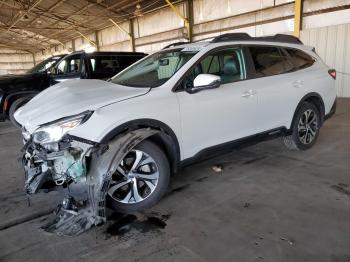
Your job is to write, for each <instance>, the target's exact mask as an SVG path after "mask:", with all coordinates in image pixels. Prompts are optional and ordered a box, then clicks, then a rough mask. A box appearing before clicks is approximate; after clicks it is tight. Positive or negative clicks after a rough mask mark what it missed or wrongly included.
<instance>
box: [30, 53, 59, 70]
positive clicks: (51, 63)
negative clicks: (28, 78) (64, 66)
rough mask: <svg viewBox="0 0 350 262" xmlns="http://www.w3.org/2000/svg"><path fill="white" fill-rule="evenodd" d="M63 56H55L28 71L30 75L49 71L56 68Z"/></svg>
mask: <svg viewBox="0 0 350 262" xmlns="http://www.w3.org/2000/svg"><path fill="white" fill-rule="evenodd" d="M61 58H62V57H61V56H54V57H51V58H49V59H46V60H44V61H42V62H41V63H39V64H37V65H36V66H34V67H33V68H32V69H30V70H29V71H28V73H29V74H32V73H39V72H44V71H46V70H49V69H50V68H51V67H53V66H55V65H56V64H57V62H58V61H59V60H60V59H61Z"/></svg>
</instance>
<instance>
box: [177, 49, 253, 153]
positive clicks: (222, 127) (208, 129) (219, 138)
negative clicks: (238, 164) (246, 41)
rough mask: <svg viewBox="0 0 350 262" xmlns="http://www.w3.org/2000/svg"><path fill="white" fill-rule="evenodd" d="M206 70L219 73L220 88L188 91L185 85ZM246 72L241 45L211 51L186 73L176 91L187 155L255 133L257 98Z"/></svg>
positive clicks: (190, 85)
mask: <svg viewBox="0 0 350 262" xmlns="http://www.w3.org/2000/svg"><path fill="white" fill-rule="evenodd" d="M204 73H205V74H214V75H218V76H220V77H221V85H220V87H218V88H216V89H210V90H203V91H200V92H197V93H194V94H189V93H188V92H186V88H191V87H193V80H194V78H195V77H196V76H198V75H199V74H204ZM246 75H247V72H246V64H245V59H244V51H243V49H242V48H240V47H230V48H225V49H220V50H217V51H212V52H210V53H208V55H207V56H205V57H204V58H203V59H201V60H200V62H199V63H197V64H196V65H195V66H194V67H193V69H191V70H190V71H189V72H188V73H187V74H186V76H185V78H184V80H183V81H182V83H181V84H180V88H181V89H180V92H177V96H178V100H179V106H180V114H181V122H182V138H183V145H184V147H183V151H184V158H189V157H192V156H194V155H195V154H196V153H198V152H200V151H201V150H203V149H205V148H208V147H211V146H215V145H219V144H223V143H226V142H230V141H232V140H236V139H239V138H243V137H247V136H250V135H253V134H255V132H256V130H255V128H256V127H255V121H256V119H255V115H256V107H257V97H256V92H255V90H254V88H252V87H251V86H250V84H249V82H250V81H249V80H246Z"/></svg>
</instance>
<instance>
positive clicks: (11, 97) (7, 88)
mask: <svg viewBox="0 0 350 262" xmlns="http://www.w3.org/2000/svg"><path fill="white" fill-rule="evenodd" d="M64 56H66V55H65V54H63V55H56V56H53V57H50V58H48V59H46V60H44V61H42V62H40V63H39V64H37V65H35V66H34V67H33V68H32V69H30V70H28V72H27V73H25V74H22V75H3V76H0V121H4V120H5V119H6V118H7V117H8V114H9V111H10V108H11V106H12V104H13V103H14V102H16V100H21V98H28V97H32V96H34V95H35V94H36V93H37V91H35V90H36V88H37V87H40V86H49V80H48V76H47V72H48V71H49V70H50V69H51V68H52V67H54V66H55V65H57V63H58V62H59V61H60V59H62V58H63V57H64ZM5 98H7V99H5ZM27 101H28V100H27ZM17 103H18V102H17ZM19 104H20V105H22V104H23V103H19ZM17 107H18V106H14V107H13V109H12V110H11V113H12V114H13V113H14V109H17Z"/></svg>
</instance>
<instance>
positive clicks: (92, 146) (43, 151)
mask: <svg viewBox="0 0 350 262" xmlns="http://www.w3.org/2000/svg"><path fill="white" fill-rule="evenodd" d="M79 121H80V122H79V124H81V120H79ZM65 123H67V121H66V122H65ZM60 124H62V122H61V123H60ZM56 125H57V124H56ZM71 126H73V125H71ZM50 128H51V129H52V126H51V127H50ZM38 132H47V128H46V130H45V128H42V129H41V130H40V128H39V129H38V131H36V132H35V133H34V134H32V135H30V134H28V133H27V132H26V131H25V130H24V132H23V137H24V141H25V146H24V148H23V152H24V155H23V159H22V163H23V166H24V170H25V176H26V181H25V190H26V192H27V193H28V194H35V193H38V192H48V191H51V190H56V189H58V188H67V189H68V190H67V192H68V193H67V196H66V197H65V198H64V199H63V201H62V202H61V204H60V205H59V208H58V209H57V211H56V217H55V219H54V220H53V221H51V222H50V223H49V224H47V225H45V226H44V227H43V229H44V230H46V231H49V232H55V233H58V234H63V235H76V234H79V233H81V232H84V231H85V230H87V229H89V228H90V227H92V226H94V225H98V224H101V223H104V222H105V221H106V211H105V208H106V201H105V199H106V194H107V191H108V189H109V185H110V181H111V177H112V175H113V174H114V173H115V172H116V169H117V167H118V166H119V164H120V162H121V161H122V159H123V158H124V157H125V156H126V155H127V154H128V152H130V150H132V148H134V147H135V146H136V145H137V144H139V143H140V142H141V141H143V140H144V139H146V138H148V137H150V136H152V135H154V134H155V133H157V132H158V131H157V130H153V129H149V128H142V129H138V130H134V131H128V132H126V133H123V134H120V135H119V136H117V137H116V138H115V139H114V140H112V141H111V142H110V143H109V144H108V145H107V144H106V145H102V144H99V143H95V142H93V141H89V140H85V139H82V138H79V137H75V136H70V135H68V134H66V133H65V134H64V135H63V136H62V137H61V138H59V136H58V135H57V134H54V135H52V134H43V133H41V134H40V133H38ZM62 133H64V132H62ZM50 136H53V137H54V136H56V137H54V138H55V139H51V141H50V142H49V143H47V142H46V141H47V140H48V139H50V138H47V137H50ZM58 138H59V139H58ZM45 139H46V140H45ZM40 140H41V141H45V142H44V143H43V142H40ZM52 141H53V142H52Z"/></svg>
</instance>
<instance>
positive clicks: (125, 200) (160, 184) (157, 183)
mask: <svg viewBox="0 0 350 262" xmlns="http://www.w3.org/2000/svg"><path fill="white" fill-rule="evenodd" d="M136 152H142V153H143V156H142V159H144V160H143V161H139V163H140V164H139V165H137V166H138V167H136V168H135V171H136V172H135V173H133V172H131V171H130V170H131V169H132V167H131V166H134V164H135V162H136V159H137V156H136ZM137 154H140V153H137ZM152 161H153V162H154V163H153V162H152ZM128 162H129V163H128ZM147 163H149V164H147ZM119 167H120V168H118V171H116V173H115V174H113V175H112V181H111V185H110V188H109V190H108V193H107V196H106V200H107V206H108V207H109V208H111V209H113V210H116V211H121V212H125V213H130V212H136V211H142V210H144V209H147V208H149V207H151V206H153V205H155V204H156V203H158V202H159V200H160V199H161V198H162V197H163V195H164V194H165V193H166V191H167V188H168V185H169V180H170V167H169V161H168V159H167V157H166V155H165V154H164V152H163V151H162V150H161V149H160V148H159V147H158V146H157V145H155V144H154V143H152V142H150V141H147V140H146V141H143V142H141V143H140V144H139V145H137V146H136V147H135V148H134V149H133V150H131V151H130V152H129V153H128V155H127V156H126V157H125V158H124V159H123V161H122V163H121V164H120V165H119ZM130 167H131V168H130ZM142 169H143V170H142ZM146 171H147V172H146ZM122 173H124V175H122ZM127 173H128V174H127ZM157 173H158V178H157V180H148V177H147V176H149V175H151V176H152V178H153V177H156V176H157ZM133 175H135V176H136V177H134V178H133V177H131V178H130V177H126V176H133ZM138 175H143V177H147V180H142V178H140V177H137V176H138ZM129 179H136V181H137V182H136V183H135V180H134V181H131V182H129V183H127V181H128V180H129ZM123 183H124V184H125V185H124V186H120V185H122V184H123ZM126 183H127V184H126ZM149 183H152V185H153V186H154V189H153V191H152V189H151V188H153V186H152V185H151V187H150V186H149V185H150V184H149ZM135 185H136V187H139V186H140V185H142V186H140V187H139V188H137V189H136V192H137V193H136V195H138V196H137V197H134V196H133V195H134V192H135V187H134V186H135ZM115 188H118V189H115ZM114 190H115V191H114ZM147 193H149V194H147ZM140 197H141V198H143V199H142V200H140Z"/></svg>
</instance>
